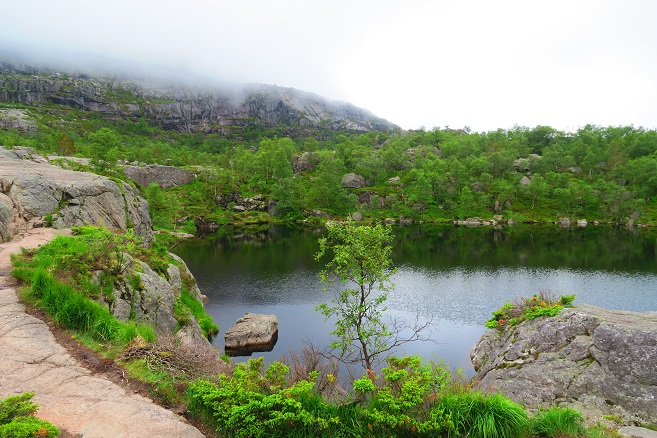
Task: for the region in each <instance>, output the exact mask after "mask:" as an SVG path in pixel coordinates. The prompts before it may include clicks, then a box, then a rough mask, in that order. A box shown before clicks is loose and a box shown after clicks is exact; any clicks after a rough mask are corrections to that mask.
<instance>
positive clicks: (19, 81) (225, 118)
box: [0, 61, 399, 139]
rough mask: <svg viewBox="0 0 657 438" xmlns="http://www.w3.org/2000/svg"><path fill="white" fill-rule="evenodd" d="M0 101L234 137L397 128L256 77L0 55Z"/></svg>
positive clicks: (345, 106) (352, 108)
mask: <svg viewBox="0 0 657 438" xmlns="http://www.w3.org/2000/svg"><path fill="white" fill-rule="evenodd" d="M0 102H4V103H10V104H21V105H28V106H34V107H47V106H49V105H52V104H54V105H61V106H64V107H69V108H73V109H76V110H80V111H83V112H93V113H96V114H99V115H100V116H102V117H105V118H108V119H117V118H122V119H128V120H132V121H134V122H138V121H143V122H145V123H148V124H149V125H152V126H156V127H159V128H162V129H167V130H175V131H178V132H183V133H206V134H209V133H216V134H220V135H221V136H223V137H227V138H235V139H242V138H244V137H245V135H246V133H247V131H248V130H253V129H254V128H258V129H260V130H266V129H273V130H276V131H277V133H278V134H279V135H300V134H303V133H308V132H309V131H321V132H327V133H328V132H331V131H338V130H340V131H347V132H353V133H360V132H368V131H384V130H398V129H399V127H398V126H396V125H394V124H392V123H390V122H388V121H386V120H384V119H381V118H379V117H377V116H375V115H374V114H372V113H371V112H369V111H367V110H364V109H361V108H357V107H355V106H354V105H351V104H349V103H346V102H338V101H331V100H327V99H325V98H323V97H321V96H319V95H316V94H313V93H308V92H304V91H300V90H296V89H293V88H283V87H278V86H275V85H263V84H250V85H224V86H214V87H212V86H206V87H195V86H190V85H185V84H183V83H173V82H167V81H164V80H149V79H133V78H129V77H122V78H120V77H117V76H102V75H98V76H90V75H88V74H85V73H63V72H58V71H54V70H47V69H45V68H40V67H33V66H28V65H21V64H14V63H11V62H7V61H0Z"/></svg>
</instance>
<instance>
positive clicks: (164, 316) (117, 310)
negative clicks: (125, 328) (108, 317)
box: [94, 254, 210, 347]
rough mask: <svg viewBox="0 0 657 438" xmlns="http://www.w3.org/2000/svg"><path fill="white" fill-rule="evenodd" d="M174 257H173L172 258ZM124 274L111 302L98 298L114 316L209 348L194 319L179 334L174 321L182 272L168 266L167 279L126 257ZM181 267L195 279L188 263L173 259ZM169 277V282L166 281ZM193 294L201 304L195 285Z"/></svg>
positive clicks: (176, 322) (97, 276) (99, 273)
mask: <svg viewBox="0 0 657 438" xmlns="http://www.w3.org/2000/svg"><path fill="white" fill-rule="evenodd" d="M172 256H173V255H172ZM124 258H125V272H124V274H123V275H122V277H121V279H120V280H117V281H116V282H115V283H114V289H113V291H112V297H111V299H109V300H108V299H106V298H105V297H104V296H101V297H100V298H99V301H100V302H101V304H104V305H106V306H107V307H108V308H109V310H110V312H112V315H113V316H114V317H115V318H116V319H119V320H121V321H128V320H130V319H134V320H136V321H137V322H139V323H143V324H148V325H151V326H152V327H154V328H155V329H156V331H158V332H162V333H166V334H173V333H174V332H175V336H176V338H178V339H179V340H180V341H181V342H182V343H183V344H186V345H191V344H196V345H199V344H203V346H204V347H205V346H207V347H209V346H210V343H209V341H208V340H207V339H206V338H205V337H204V336H203V332H202V330H201V327H200V326H199V325H198V323H197V322H196V321H195V320H194V318H190V320H189V321H188V322H186V323H185V324H184V325H183V327H181V328H180V330H178V331H176V328H177V327H178V324H179V323H178V321H177V320H176V319H175V317H174V308H175V306H174V303H175V302H176V299H177V297H178V296H180V290H181V288H182V278H181V271H180V268H179V267H178V266H176V265H174V264H169V266H168V268H167V275H166V276H165V275H160V274H158V273H157V272H155V271H154V270H153V269H151V267H150V266H148V265H147V264H146V263H144V262H142V261H139V260H133V259H132V258H131V257H130V256H129V255H127V254H126V255H124ZM173 258H174V260H176V261H178V263H179V264H180V266H182V268H183V271H184V275H185V276H188V278H190V279H192V280H193V279H194V277H193V276H192V275H191V273H190V272H189V270H188V269H187V266H186V265H185V263H184V262H183V261H182V259H180V258H179V257H178V256H173ZM101 276H102V271H98V272H96V273H95V276H94V278H95V281H96V282H97V283H99V282H100V277H101ZM167 276H168V278H166V277H167ZM191 289H192V290H191V291H190V292H191V294H192V295H193V296H194V297H195V298H196V299H197V300H199V301H201V293H200V291H199V289H198V287H197V286H196V284H194V286H193V287H192V288H191Z"/></svg>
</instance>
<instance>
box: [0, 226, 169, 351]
mask: <svg viewBox="0 0 657 438" xmlns="http://www.w3.org/2000/svg"><path fill="white" fill-rule="evenodd" d="M73 234H74V235H73V236H58V237H57V238H55V239H53V240H52V241H51V242H50V243H48V244H47V245H43V246H41V247H39V249H38V250H33V251H27V252H24V253H22V254H21V255H19V256H15V257H12V261H13V263H14V269H13V271H12V275H14V276H15V277H16V278H19V279H21V280H23V281H25V282H26V283H27V284H28V285H30V294H31V295H32V296H33V297H34V298H36V299H37V300H38V305H40V306H41V307H43V308H44V309H46V311H48V313H50V314H51V315H53V317H54V318H55V320H56V321H57V322H58V323H59V324H61V325H62V326H64V327H67V328H71V329H74V330H76V331H79V332H81V333H84V334H86V335H89V336H91V338H93V339H95V340H96V341H99V342H112V343H118V344H123V345H125V344H127V343H128V342H130V341H131V340H132V339H133V338H134V337H135V336H137V335H139V336H141V337H142V338H144V339H146V340H149V341H153V340H155V334H154V331H153V328H152V327H149V326H146V325H142V324H136V323H135V322H133V321H130V322H121V321H117V320H116V319H115V318H114V317H113V316H112V314H111V313H110V312H109V310H108V309H107V308H106V307H103V306H102V305H100V304H99V303H97V302H96V301H94V298H98V296H99V294H102V295H103V296H105V297H106V298H107V299H109V297H110V295H111V288H112V285H113V283H114V280H115V278H116V276H118V275H122V274H123V272H124V271H125V269H126V267H127V264H128V254H131V256H132V257H136V258H141V259H143V260H145V261H148V262H149V263H150V264H151V266H154V267H155V268H156V269H158V270H160V271H162V270H164V271H165V272H166V266H168V263H166V261H165V260H164V259H163V256H162V255H160V254H158V253H156V252H154V251H150V250H148V249H146V248H144V247H143V246H142V245H141V242H140V241H139V239H137V238H135V237H134V236H133V235H131V234H130V233H127V234H114V233H112V232H111V231H109V230H105V229H100V228H96V227H79V228H75V229H73ZM97 270H102V271H103V274H102V275H101V276H100V277H99V282H100V285H98V284H96V283H92V282H91V275H92V272H94V271H97ZM128 280H129V281H130V282H131V284H132V287H133V288H135V289H136V290H139V288H143V285H142V284H141V279H140V278H139V276H137V275H134V276H131V277H130V278H129V279H128Z"/></svg>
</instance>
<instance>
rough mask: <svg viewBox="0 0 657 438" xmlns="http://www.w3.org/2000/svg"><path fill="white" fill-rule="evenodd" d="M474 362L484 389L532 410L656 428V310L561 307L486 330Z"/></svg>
mask: <svg viewBox="0 0 657 438" xmlns="http://www.w3.org/2000/svg"><path fill="white" fill-rule="evenodd" d="M472 362H473V364H474V366H475V370H476V371H477V375H476V378H477V379H478V380H479V381H480V385H481V387H482V388H485V389H493V388H494V389H495V390H499V391H501V392H502V393H504V394H505V395H507V396H508V397H510V398H512V399H513V400H514V401H516V402H518V403H522V404H524V405H525V406H527V407H529V408H533V409H536V408H539V407H549V406H552V405H555V404H556V405H568V406H571V407H574V408H576V409H580V410H581V411H582V412H584V413H585V415H586V416H587V417H589V418H597V419H600V417H602V415H610V416H613V417H620V418H622V419H623V420H624V421H625V422H627V423H643V424H645V423H648V424H657V312H646V313H635V312H627V311H617V310H605V309H601V308H598V307H594V306H589V305H580V306H577V307H576V308H572V309H564V310H562V311H561V313H560V314H559V315H558V316H556V317H552V318H549V317H543V318H538V319H534V320H529V321H524V322H522V323H520V324H519V325H517V326H515V327H507V328H505V329H504V331H502V332H500V331H497V330H490V331H489V332H487V333H485V334H484V335H483V336H482V338H481V339H480V340H479V342H478V343H477V345H476V346H475V348H474V350H473V351H472Z"/></svg>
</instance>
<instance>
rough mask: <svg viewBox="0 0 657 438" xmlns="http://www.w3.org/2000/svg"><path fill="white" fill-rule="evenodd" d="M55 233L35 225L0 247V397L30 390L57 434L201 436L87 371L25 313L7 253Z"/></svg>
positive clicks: (41, 414)
mask: <svg viewBox="0 0 657 438" xmlns="http://www.w3.org/2000/svg"><path fill="white" fill-rule="evenodd" d="M58 233H59V232H58V231H57V230H53V229H49V228H45V229H35V230H32V231H31V232H30V233H28V234H27V235H26V236H25V237H24V238H23V239H22V240H20V241H16V242H7V243H3V244H1V245H0V398H4V397H7V396H9V395H14V394H20V393H23V392H26V391H29V392H34V393H35V394H36V396H35V397H34V401H35V402H36V403H37V404H38V405H39V412H38V416H39V417H40V418H43V419H45V420H48V421H50V422H52V423H53V424H55V425H56V426H57V427H59V428H60V429H61V430H62V432H63V433H62V436H69V437H70V436H76V437H78V436H79V437H99V438H100V437H103V438H106V437H139V438H142V437H192V438H193V437H203V434H201V432H199V431H198V429H196V428H194V427H193V426H191V425H189V424H188V423H186V422H185V420H184V419H182V418H181V417H179V416H177V415H175V414H174V413H172V412H170V411H168V410H166V409H164V408H162V407H160V406H157V405H156V404H155V403H153V402H152V401H151V400H149V399H147V398H145V397H142V396H140V395H138V394H131V393H128V392H126V390H125V389H123V388H121V387H120V386H118V385H116V384H115V383H112V382H111V381H110V380H108V379H105V378H103V377H100V376H94V375H92V373H91V372H90V371H88V370H87V369H85V368H83V367H82V366H80V364H78V362H77V361H76V360H75V359H74V358H73V357H72V356H71V355H70V354H69V353H68V352H67V351H66V349H65V348H64V347H62V346H61V345H60V344H58V343H57V341H56V340H55V338H54V336H53V334H52V333H51V332H50V330H49V329H48V326H47V325H46V324H45V323H44V322H43V321H41V320H39V319H37V318H35V317H33V316H31V315H28V314H27V313H25V306H23V305H22V304H21V303H20V302H19V301H18V297H17V294H16V289H15V282H14V281H13V279H12V278H11V277H9V276H8V272H9V269H10V267H11V264H10V259H9V255H10V254H11V253H14V252H19V251H20V248H21V247H24V248H29V247H36V246H38V245H40V244H43V243H46V242H48V241H49V240H50V239H52V238H53V237H54V236H55V235H56V234H58Z"/></svg>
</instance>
